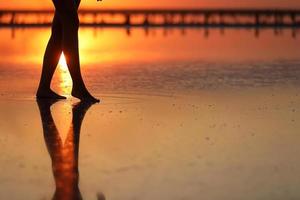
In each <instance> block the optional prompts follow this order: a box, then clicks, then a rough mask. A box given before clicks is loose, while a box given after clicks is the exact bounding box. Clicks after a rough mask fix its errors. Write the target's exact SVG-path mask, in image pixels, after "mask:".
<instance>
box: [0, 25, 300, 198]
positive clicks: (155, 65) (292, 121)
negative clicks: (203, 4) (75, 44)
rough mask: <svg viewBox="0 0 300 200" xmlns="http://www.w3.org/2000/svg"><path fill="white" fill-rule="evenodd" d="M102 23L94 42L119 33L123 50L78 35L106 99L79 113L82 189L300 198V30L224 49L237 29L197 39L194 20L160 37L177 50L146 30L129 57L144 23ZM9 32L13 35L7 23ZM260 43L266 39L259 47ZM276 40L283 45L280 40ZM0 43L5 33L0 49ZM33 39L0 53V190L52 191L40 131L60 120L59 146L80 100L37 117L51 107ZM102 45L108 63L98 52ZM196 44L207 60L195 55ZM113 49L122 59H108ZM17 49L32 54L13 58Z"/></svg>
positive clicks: (87, 73)
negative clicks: (41, 85) (42, 99)
mask: <svg viewBox="0 0 300 200" xmlns="http://www.w3.org/2000/svg"><path fill="white" fill-rule="evenodd" d="M1 31H2V32H5V31H7V30H0V32H1ZM31 31H35V30H31ZM105 31H106V30H104V31H103V33H101V34H102V35H101V34H100V36H99V38H98V39H96V40H101V38H102V39H103V38H105V36H107V35H109V34H112V35H114V34H115V35H116V36H119V37H124V38H126V39H124V40H123V43H122V44H115V45H116V46H120V49H117V48H113V47H114V44H111V45H112V46H111V49H110V48H109V47H110V46H109V45H108V44H110V43H107V44H103V45H102V46H101V45H100V44H101V43H99V46H97V45H95V46H92V47H88V46H85V43H84V40H83V42H82V49H81V51H82V52H83V63H84V65H85V66H86V67H85V68H83V74H84V77H85V80H86V81H87V85H88V87H89V88H90V89H91V91H92V93H93V94H94V95H95V96H97V97H100V99H101V103H100V104H94V105H92V106H91V107H89V108H84V109H83V110H84V111H85V112H86V113H85V116H84V114H83V115H80V114H79V116H84V117H83V119H82V124H81V123H80V124H81V129H80V130H79V133H78V136H80V140H79V141H78V143H77V146H76V145H75V149H76V148H78V149H77V150H79V152H78V155H77V157H78V165H77V168H78V171H79V186H78V188H79V191H80V193H81V195H82V197H83V199H97V197H98V199H101V198H100V197H101V196H105V197H106V199H111V200H150V199H151V200H152V199H158V200H160V199H161V200H162V199H163V200H199V199H201V200H221V199H222V200H224V199H230V200H240V199H243V200H253V199H255V200H266V199H272V200H281V199H299V198H300V192H299V190H298V189H299V186H300V160H299V157H298V155H297V154H298V152H299V151H300V135H299V134H298V130H299V129H300V123H299V122H300V90H299V89H300V88H299V84H300V68H299V64H300V61H299V60H297V58H299V51H296V49H297V48H298V45H297V44H296V42H295V41H298V40H299V39H291V38H290V36H289V34H288V33H286V34H285V36H283V37H282V38H279V39H276V38H275V36H273V35H272V31H270V32H267V31H266V36H262V39H260V40H256V39H255V38H254V39H253V35H252V34H251V33H247V32H243V34H242V36H241V37H244V38H249V39H250V38H251V41H247V40H241V41H247V42H241V44H239V46H238V47H236V46H235V47H231V45H230V42H229V41H234V42H237V41H238V40H239V39H236V40H232V37H230V34H231V33H233V32H234V33H235V31H240V30H231V31H232V32H230V31H229V33H228V35H229V36H227V37H229V38H226V36H224V37H225V38H222V37H221V36H219V34H218V32H217V30H215V31H212V38H214V37H215V39H216V38H217V39H216V40H219V42H220V43H219V44H215V46H214V45H213V41H215V40H213V41H212V39H211V40H210V39H207V40H204V39H203V38H201V36H199V38H198V39H195V37H194V36H195V34H198V32H197V31H196V30H189V31H188V33H187V35H186V36H181V34H180V31H178V32H176V31H175V33H173V34H171V36H169V37H170V38H168V37H167V38H166V39H165V40H163V41H164V43H162V44H161V46H160V47H158V46H156V47H153V48H154V49H155V48H157V49H161V51H162V52H167V51H168V50H169V49H168V48H174V49H175V50H174V52H173V53H174V54H171V55H170V54H167V53H164V54H162V55H159V54H158V53H156V52H155V51H153V50H151V51H150V50H149V49H148V48H147V45H150V44H154V43H153V42H154V41H161V40H160V39H161V38H163V37H164V36H157V37H154V36H153V37H149V38H148V39H145V46H142V47H141V49H140V51H139V52H138V51H136V54H137V55H138V54H141V55H142V54H144V55H147V56H145V57H146V58H147V59H144V60H143V59H142V58H141V57H138V56H137V61H132V62H131V61H130V60H131V59H132V56H134V55H135V54H134V53H135V50H132V53H133V55H131V54H129V53H128V54H127V53H126V51H125V50H127V49H129V48H132V45H133V44H136V43H139V42H140V41H141V38H143V36H142V35H143V32H142V30H135V32H134V33H136V34H137V35H138V36H139V37H135V38H130V37H129V38H127V36H126V35H124V33H123V32H122V31H123V30H122V29H121V30H118V29H117V30H108V31H107V32H105ZM173 31H174V30H173ZM41 32H42V31H40V33H41ZM92 33H93V30H82V32H81V34H82V35H83V34H92ZM17 34H18V33H17ZM24 34H30V31H29V33H26V32H25V33H24ZM44 34H45V35H47V34H48V32H47V31H45V33H44ZM4 35H5V36H6V37H7V38H9V32H7V33H6V34H4ZM20 37H23V36H22V35H20ZM4 38H5V37H4ZM174 38H177V39H178V40H177V41H178V44H183V43H184V41H189V43H188V44H186V45H185V46H184V47H183V49H184V50H183V51H181V52H180V51H179V50H176V47H177V46H176V45H178V44H174V43H173V44H172V43H171V41H174ZM0 40H3V41H5V40H4V39H0ZM15 40H18V37H16V39H15ZM15 40H12V43H13V44H17V41H15ZM278 40H279V41H278ZM14 41H15V42H14ZM255 41H256V42H255ZM261 41H267V44H268V45H265V46H264V47H262V46H260V43H261ZM268 41H275V42H272V43H268ZM276 41H277V42H276ZM282 41H285V45H286V46H287V47H288V48H286V50H285V51H284V50H281V49H280V48H279V47H280V46H281V45H280V44H281V43H280V42H282ZM29 42H32V43H33V42H34V41H29ZM99 42H101V41H99ZM156 44H157V43H156ZM200 44H202V46H200ZM5 45H6V43H5V42H4V43H0V48H1V51H4V50H5V48H6V46H5ZM226 45H227V46H226ZM195 46H198V47H197V49H195ZM203 46H204V47H206V48H203ZM246 47H248V48H252V50H251V49H246ZM95 48H99V50H98V51H97V52H94V51H93V50H94V49H95ZM164 48H165V49H164ZM236 48H237V49H236ZM12 49H17V47H15V48H14V47H13V48H12ZM33 49H34V51H33V50H28V51H26V52H25V53H24V55H22V54H21V53H20V52H19V53H16V52H14V51H13V52H10V53H7V54H8V55H10V57H8V56H6V57H1V60H0V74H1V80H0V95H1V96H0V127H1V130H0V145H1V150H0V172H1V173H0V185H1V187H0V199H12V200H19V199H24V197H26V199H32V200H35V199H37V200H42V199H51V198H52V197H53V195H54V193H55V190H56V188H55V173H54V171H53V168H52V166H53V165H54V166H55V164H53V162H54V161H53V160H51V147H49V145H50V146H51V142H50V144H49V138H47V137H45V135H46V134H45V132H47V131H48V132H51V131H52V129H51V127H52V128H53V126H54V125H55V126H56V128H57V132H58V133H59V134H58V135H59V137H60V139H61V143H62V146H65V145H68V142H65V141H69V140H68V139H67V138H68V137H69V136H68V133H69V132H70V130H75V131H74V132H75V133H77V132H76V131H78V130H77V129H76V126H78V122H76V121H74V116H77V115H76V110H75V109H74V106H75V105H76V104H78V100H76V99H74V98H71V97H70V96H68V99H67V100H62V101H58V102H56V103H53V104H52V105H51V106H50V105H46V107H47V106H48V108H50V111H51V115H52V117H53V120H54V121H53V122H51V123H50V122H49V121H48V122H47V123H46V124H45V123H44V124H43V123H42V121H43V118H45V117H49V113H47V112H43V109H44V107H43V105H42V106H41V105H38V103H37V102H36V100H35V98H34V94H35V90H36V85H37V82H38V79H39V73H40V66H39V62H38V61H36V60H35V59H36V57H38V55H37V56H36V57H34V56H32V57H31V56H30V55H34V54H35V52H38V53H39V54H42V52H43V50H42V49H43V48H38V47H36V48H33ZM226 49H227V50H228V51H225V50H226ZM121 50H124V52H125V53H124V54H120V52H119V51H121ZM239 51H240V52H241V55H240V57H239V58H236V59H235V55H236V52H239ZM86 52H90V54H88V53H86ZM213 52H217V53H216V54H215V56H214V54H213ZM222 52H223V53H222ZM261 52H273V53H272V54H271V53H265V54H262V53H261ZM97 53H98V54H99V55H100V56H99V58H101V56H102V58H103V60H104V61H101V60H97V59H95V58H94V57H95V55H97ZM109 53H111V54H113V56H112V57H109V55H110V54H109ZM201 53H202V54H201ZM199 54H201V55H202V57H203V59H196V58H197V56H199ZM85 55H90V56H91V57H88V56H85ZM105 55H107V56H105ZM117 55H120V56H119V58H120V59H119V60H114V59H115V58H116V57H118V56H117ZM135 56H136V55H135ZM17 57H19V58H24V59H28V60H26V62H24V60H22V59H12V58H17ZM89 60H90V61H89ZM28 63H32V65H31V66H30V65H29V64H28ZM7 66H10V67H7ZM68 76H69V75H68V74H67V73H66V71H65V69H64V68H63V67H61V68H60V69H59V70H58V71H57V74H56V75H55V80H54V82H53V88H54V89H55V90H57V91H59V92H60V93H61V94H65V95H68V94H69V92H70V88H71V82H70V79H69V78H68ZM20 80H21V81H20ZM72 109H73V110H72ZM79 112H81V110H80V109H79ZM45 113H46V114H45ZM74 113H75V114H74ZM72 116H73V120H72ZM44 122H45V121H44ZM74 127H75V128H74ZM71 141H73V140H71ZM47 147H48V150H47ZM49 149H50V150H49ZM49 152H50V153H49ZM72 155H73V154H72ZM73 156H74V155H73ZM75 157H76V153H75ZM75 160H76V158H75Z"/></svg>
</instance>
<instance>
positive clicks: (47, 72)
mask: <svg viewBox="0 0 300 200" xmlns="http://www.w3.org/2000/svg"><path fill="white" fill-rule="evenodd" d="M61 53H62V25H61V23H60V20H59V17H58V15H57V13H55V16H54V18H53V22H52V33H51V37H50V40H49V42H48V45H47V48H46V52H45V55H44V61H43V69H42V75H41V80H40V84H39V88H38V91H37V94H36V96H37V98H54V99H65V97H63V96H60V95H58V94H56V93H55V92H53V91H52V90H51V88H50V85H51V80H52V77H53V74H54V72H55V69H56V67H57V64H58V62H59V58H60V55H61Z"/></svg>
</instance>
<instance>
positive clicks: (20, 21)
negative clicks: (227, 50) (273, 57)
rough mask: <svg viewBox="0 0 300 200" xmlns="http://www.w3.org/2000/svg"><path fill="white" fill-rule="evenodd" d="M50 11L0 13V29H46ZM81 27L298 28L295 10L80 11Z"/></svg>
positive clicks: (298, 15)
mask: <svg viewBox="0 0 300 200" xmlns="http://www.w3.org/2000/svg"><path fill="white" fill-rule="evenodd" d="M52 15H53V10H5V9H2V10H0V27H46V26H50V25H51V20H52ZM79 16H80V19H81V26H88V27H89V26H90V27H95V26H100V27H250V28H251V27H279V28H281V27H282V28H285V27H287V28H299V27H300V10H297V9H105V10H104V9H102V10H80V11H79Z"/></svg>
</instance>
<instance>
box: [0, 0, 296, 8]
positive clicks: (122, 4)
mask: <svg viewBox="0 0 300 200" xmlns="http://www.w3.org/2000/svg"><path fill="white" fill-rule="evenodd" d="M52 7H53V6H52V2H51V0H28V1H17V0H9V1H2V2H0V8H10V9H17V8H52ZM129 7H135V8H137V7H143V8H150V7H151V8H153V7H181V8H182V7H193V8H194V7H263V8H270V7H291V8H295V7H300V1H299V0H285V1H283V0H244V1H237V0H231V1H228V0H203V1H201V0H185V1H173V0H161V1H151V0H144V1H139V0H127V1H115V0H103V1H101V2H97V1H96V0H82V1H81V8H93V9H102V8H129Z"/></svg>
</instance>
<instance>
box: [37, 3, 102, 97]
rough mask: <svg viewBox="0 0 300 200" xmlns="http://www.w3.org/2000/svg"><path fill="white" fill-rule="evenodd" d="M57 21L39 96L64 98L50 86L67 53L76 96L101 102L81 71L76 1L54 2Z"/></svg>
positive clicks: (73, 92)
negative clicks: (88, 86) (61, 58)
mask: <svg viewBox="0 0 300 200" xmlns="http://www.w3.org/2000/svg"><path fill="white" fill-rule="evenodd" d="M53 3H54V5H55V17H54V20H53V25H52V35H51V38H50V40H49V43H48V46H47V50H46V52H45V56H44V64H43V72H42V77H41V81H40V86H39V89H38V92H37V97H38V98H60V96H58V95H56V94H55V93H53V92H52V91H51V90H50V82H51V79H52V76H53V73H54V71H55V68H56V66H57V63H58V60H59V56H60V54H61V52H62V51H63V52H64V54H65V56H66V62H67V65H68V68H69V71H70V74H71V77H72V80H73V89H72V95H73V96H74V97H77V98H79V99H81V100H86V101H92V102H99V100H98V99H96V98H94V97H93V96H92V95H91V94H90V93H89V92H88V90H87V89H86V86H85V84H84V82H83V79H82V75H81V71H80V60H79V49H78V28H79V19H78V14H77V9H78V6H79V3H80V2H79V1H78V3H77V4H75V3H74V1H73V0H53Z"/></svg>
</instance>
